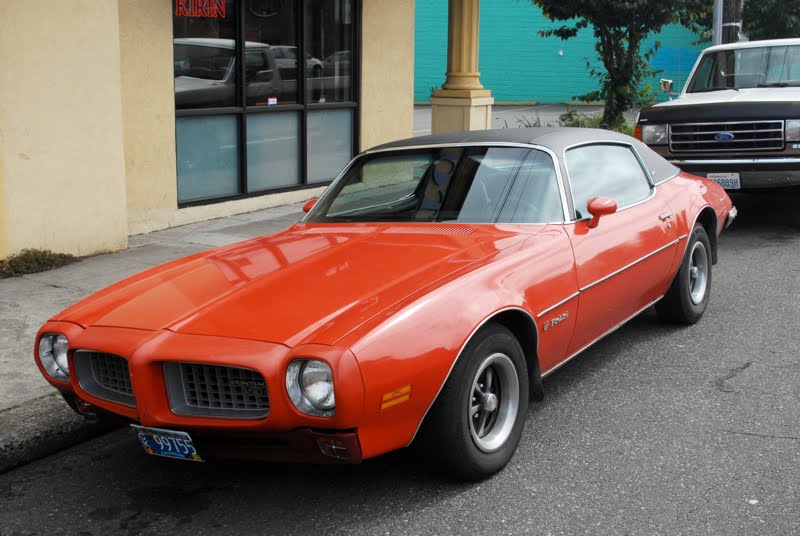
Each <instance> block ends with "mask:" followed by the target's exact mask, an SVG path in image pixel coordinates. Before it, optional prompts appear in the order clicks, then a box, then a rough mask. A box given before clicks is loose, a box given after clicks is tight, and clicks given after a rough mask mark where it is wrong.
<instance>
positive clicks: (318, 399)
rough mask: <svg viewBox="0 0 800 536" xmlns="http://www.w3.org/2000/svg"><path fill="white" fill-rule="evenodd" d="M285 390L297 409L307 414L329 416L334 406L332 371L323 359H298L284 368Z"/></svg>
mask: <svg viewBox="0 0 800 536" xmlns="http://www.w3.org/2000/svg"><path fill="white" fill-rule="evenodd" d="M286 390H287V391H288V392H289V398H290V399H291V400H292V403H293V404H294V405H295V407H296V408H297V409H299V410H300V411H302V412H303V413H307V414H309V415H316V416H319V417H330V416H332V415H333V413H334V409H335V408H336V398H335V396H334V394H333V373H332V372H331V367H330V366H328V364H327V363H325V362H324V361H318V360H316V359H298V360H296V361H292V362H291V363H290V364H289V367H288V368H287V369H286Z"/></svg>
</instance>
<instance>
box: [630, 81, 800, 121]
mask: <svg viewBox="0 0 800 536" xmlns="http://www.w3.org/2000/svg"><path fill="white" fill-rule="evenodd" d="M797 117H800V88H797V87H773V88H750V89H740V90H739V91H735V90H723V91H708V92H705V93H684V94H682V95H681V96H680V97H678V98H677V99H674V100H671V101H667V102H661V103H659V104H655V105H653V106H648V107H646V108H642V110H641V112H640V113H639V121H640V122H641V123H662V122H663V123H683V122H686V123H696V122H706V121H708V122H731V121H756V120H780V121H782V120H785V119H794V118H797Z"/></svg>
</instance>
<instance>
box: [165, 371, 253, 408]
mask: <svg viewBox="0 0 800 536" xmlns="http://www.w3.org/2000/svg"><path fill="white" fill-rule="evenodd" d="M164 377H165V379H166V383H167V392H168V395H169V402H170V406H171V407H172V411H173V412H174V413H176V414H178V415H195V416H207V417H230V418H235V419H258V418H263V417H266V416H267V415H268V414H269V393H268V391H267V384H266V382H265V381H264V377H263V376H261V374H259V373H258V372H256V371H255V370H250V369H245V368H239V367H227V366H221V365H207V364H203V363H174V362H170V363H165V364H164Z"/></svg>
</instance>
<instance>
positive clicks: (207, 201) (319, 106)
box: [173, 0, 363, 209]
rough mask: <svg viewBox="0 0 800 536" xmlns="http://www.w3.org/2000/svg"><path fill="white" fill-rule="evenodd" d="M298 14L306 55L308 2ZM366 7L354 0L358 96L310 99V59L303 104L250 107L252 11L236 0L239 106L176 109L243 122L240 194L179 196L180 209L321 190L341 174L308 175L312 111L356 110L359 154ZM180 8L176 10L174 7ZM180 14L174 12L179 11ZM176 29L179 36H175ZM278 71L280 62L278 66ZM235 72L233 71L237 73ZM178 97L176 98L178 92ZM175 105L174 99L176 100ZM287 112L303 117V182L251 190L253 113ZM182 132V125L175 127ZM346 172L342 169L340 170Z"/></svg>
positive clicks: (300, 47)
mask: <svg viewBox="0 0 800 536" xmlns="http://www.w3.org/2000/svg"><path fill="white" fill-rule="evenodd" d="M295 6H296V10H297V11H296V17H295V35H296V36H297V45H296V47H295V48H296V49H297V50H296V54H297V57H298V58H305V47H306V40H305V38H306V35H305V33H306V32H305V24H304V22H305V17H306V12H307V10H306V2H303V1H300V2H297V3H296V4H295ZM362 6H363V0H353V2H352V4H351V9H352V18H353V22H352V28H351V31H352V33H353V35H352V36H351V37H352V43H353V50H351V51H350V53H351V57H352V58H353V59H354V60H355V64H354V65H352V64H351V71H350V77H351V82H350V83H351V84H352V89H351V91H352V100H351V101H345V102H325V103H306V77H307V73H306V68H305V60H302V61H301V60H299V59H298V61H297V81H296V83H297V88H296V96H297V102H296V103H295V104H279V105H276V106H248V105H247V83H246V79H245V70H246V69H247V65H246V64H245V55H246V50H245V47H244V46H243V45H244V43H245V41H246V39H245V36H246V35H247V31H246V22H247V20H246V13H247V0H236V2H235V3H234V16H235V19H234V28H235V36H234V39H233V40H234V43H235V45H236V46H235V50H234V60H235V76H236V80H237V81H238V82H237V84H238V87H236V92H235V95H236V97H237V102H238V103H239V104H238V105H237V106H222V107H212V108H187V109H177V108H175V120H176V122H177V120H178V119H179V118H182V117H202V116H232V117H235V118H236V121H237V136H238V137H237V140H236V143H237V148H238V150H237V153H238V155H237V156H238V163H239V177H238V190H239V191H238V193H236V194H232V195H222V196H216V197H211V198H203V199H194V200H190V201H180V200H179V199H176V201H177V205H178V208H179V209H181V208H188V207H194V206H202V205H212V204H216V203H224V202H227V201H236V200H241V199H248V198H251V197H260V196H263V195H271V194H277V193H282V192H292V191H299V190H307V189H311V188H320V187H323V186H328V185H330V184H331V183H332V182H333V181H334V180H335V179H336V176H333V177H331V178H330V179H329V180H323V181H313V182H309V181H308V177H307V172H308V158H309V154H308V114H309V113H313V112H315V111H319V110H334V109H349V110H352V117H353V124H352V131H351V148H352V151H351V154H350V158H351V159H352V158H353V157H354V156H355V155H356V154H358V152H359V144H360V130H361V129H360V125H361V58H362V43H361V39H362ZM173 11H174V10H173ZM173 16H174V15H173ZM174 38H175V37H174V33H173V39H174ZM275 68H276V69H277V68H278V67H277V65H276V66H275ZM231 74H233V73H231ZM173 99H174V96H173ZM173 106H174V101H173ZM281 112H295V113H297V114H298V115H299V139H298V144H299V156H300V165H299V173H300V176H299V179H300V182H299V183H298V184H293V185H291V186H280V187H277V188H268V189H263V190H254V191H251V190H250V189H249V187H248V176H247V168H248V165H247V116H248V115H250V114H260V113H281ZM175 130H176V132H177V125H175ZM177 145H178V140H177V135H176V137H175V150H176V152H177ZM175 170H176V175H175V180H176V185H177V181H178V175H177V171H178V162H177V161H176V163H175ZM338 171H340V170H337V172H338Z"/></svg>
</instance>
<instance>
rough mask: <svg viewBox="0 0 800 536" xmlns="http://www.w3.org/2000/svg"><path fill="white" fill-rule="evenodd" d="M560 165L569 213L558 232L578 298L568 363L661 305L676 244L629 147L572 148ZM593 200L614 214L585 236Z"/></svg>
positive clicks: (668, 217) (660, 201) (666, 213)
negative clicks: (608, 203) (566, 243)
mask: <svg viewBox="0 0 800 536" xmlns="http://www.w3.org/2000/svg"><path fill="white" fill-rule="evenodd" d="M565 165H566V169H567V176H568V185H569V187H570V190H571V194H572V199H573V201H574V210H575V221H574V222H572V223H568V224H567V225H565V228H566V231H567V234H568V236H569V238H570V241H571V242H572V248H573V252H574V255H575V264H576V274H577V280H578V281H577V282H578V291H579V297H578V299H579V305H578V318H577V320H576V325H575V330H574V332H573V337H572V340H571V342H570V349H569V352H568V353H569V354H570V355H572V354H574V353H576V352H579V351H580V350H582V349H583V348H585V347H586V346H588V345H589V344H591V343H592V342H594V341H595V340H597V339H598V338H599V337H602V336H603V335H604V334H606V333H608V332H609V331H611V330H613V329H615V328H616V327H618V326H619V325H620V324H621V323H623V322H625V321H626V320H628V319H629V318H631V317H632V316H634V315H636V314H637V313H638V312H640V311H642V310H643V309H645V308H647V306H649V305H650V304H652V303H653V302H654V301H656V300H657V299H658V298H660V295H659V292H661V291H663V288H664V283H665V281H666V280H667V279H668V278H669V277H670V275H671V274H670V267H671V266H672V264H673V259H674V256H675V254H676V251H677V243H678V236H677V230H676V228H675V225H673V217H672V213H671V211H670V208H669V205H668V204H667V201H666V200H665V199H664V197H663V196H659V194H658V190H657V189H656V188H655V187H654V186H653V185H652V183H651V182H650V179H649V177H648V174H647V172H646V171H645V168H644V167H643V166H642V163H641V160H640V159H639V157H638V155H637V154H636V152H635V150H634V149H633V147H631V146H630V145H628V144H625V143H593V144H587V145H581V146H577V147H573V148H570V149H568V150H567V151H566V152H565ZM594 197H607V198H610V199H613V200H614V201H616V203H617V210H616V212H615V213H613V214H608V215H605V216H602V217H601V218H600V219H599V222H598V225H597V226H596V227H594V228H590V227H589V221H590V216H591V215H590V214H589V213H588V209H587V204H588V202H589V200H590V199H592V198H594Z"/></svg>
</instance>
